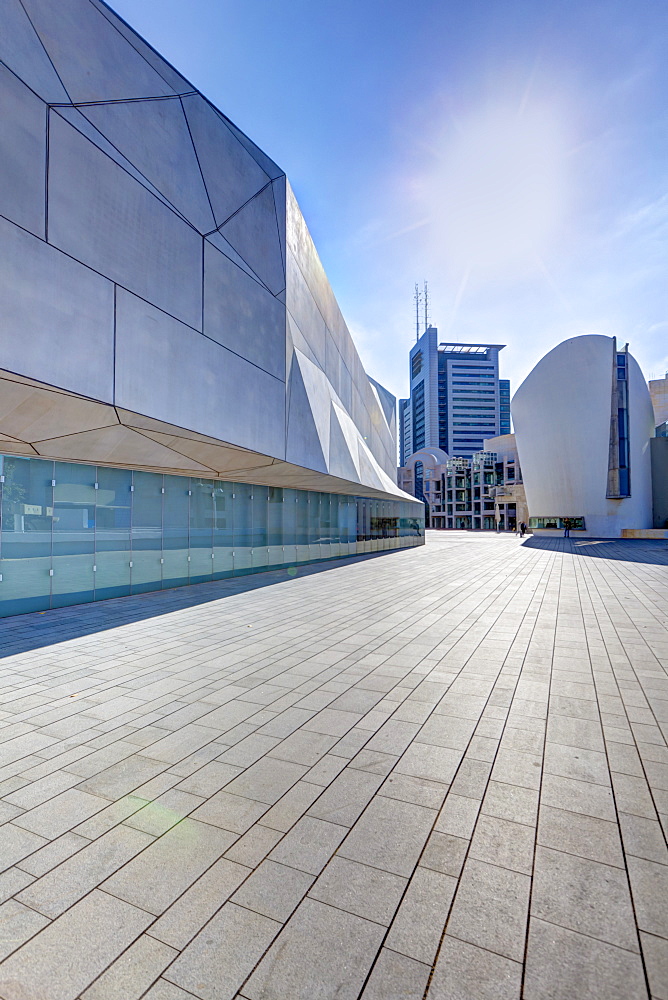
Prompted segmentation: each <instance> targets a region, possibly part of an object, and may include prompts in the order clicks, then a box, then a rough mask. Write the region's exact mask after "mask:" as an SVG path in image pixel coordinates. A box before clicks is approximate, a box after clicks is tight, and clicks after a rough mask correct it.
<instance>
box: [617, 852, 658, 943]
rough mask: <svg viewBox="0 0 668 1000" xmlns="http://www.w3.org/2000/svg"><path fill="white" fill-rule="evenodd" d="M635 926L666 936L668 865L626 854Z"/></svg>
mask: <svg viewBox="0 0 668 1000" xmlns="http://www.w3.org/2000/svg"><path fill="white" fill-rule="evenodd" d="M627 864H628V869H629V879H630V881H631V891H632V893H633V905H634V906H635V911H636V919H637V921H638V927H639V928H640V929H641V930H643V931H648V932H649V933H650V934H658V935H660V936H661V937H664V938H668V905H666V901H667V900H668V866H666V865H662V864H657V863H656V862H655V861H647V860H646V859H645V858H634V857H629V858H627Z"/></svg>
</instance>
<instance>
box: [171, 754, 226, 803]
mask: <svg viewBox="0 0 668 1000" xmlns="http://www.w3.org/2000/svg"><path fill="white" fill-rule="evenodd" d="M241 771H242V768H240V767H235V766H234V765H232V764H223V763H222V761H219V760H212V761H209V763H208V764H205V765H204V767H201V768H200V769H199V771H195V772H194V774H191V775H189V776H188V777H187V778H184V779H183V781H180V782H179V784H178V785H177V786H176V787H177V788H179V789H180V790H181V791H182V792H190V793H191V794H192V795H203V796H204V797H205V798H208V797H209V796H210V795H213V794H214V792H218V791H220V789H221V788H223V787H224V786H225V785H227V784H229V783H230V781H232V779H233V778H236V776H237V775H238V774H241Z"/></svg>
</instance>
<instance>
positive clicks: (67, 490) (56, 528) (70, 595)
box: [51, 462, 97, 608]
mask: <svg viewBox="0 0 668 1000" xmlns="http://www.w3.org/2000/svg"><path fill="white" fill-rule="evenodd" d="M95 474H96V470H95V467H94V466H91V465H73V464H71V463H69V462H56V463H55V468H54V479H55V481H56V485H55V486H54V489H53V562H52V566H53V578H52V580H51V607H53V608H58V607H62V606H64V605H67V604H82V603H84V602H86V601H92V600H93V599H94V597H95V574H94V572H93V566H94V564H95V497H96V493H97V491H96V489H95V483H96V478H95Z"/></svg>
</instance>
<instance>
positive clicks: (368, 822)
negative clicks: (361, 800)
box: [338, 796, 436, 876]
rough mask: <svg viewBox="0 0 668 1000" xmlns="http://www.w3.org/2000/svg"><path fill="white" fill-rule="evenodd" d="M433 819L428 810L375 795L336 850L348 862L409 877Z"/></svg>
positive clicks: (430, 811) (434, 814)
mask: <svg viewBox="0 0 668 1000" xmlns="http://www.w3.org/2000/svg"><path fill="white" fill-rule="evenodd" d="M435 818H436V813H435V812H434V811H433V810H432V809H426V808H425V807H424V806H416V805H412V804H410V803H407V802H401V801H399V800H396V799H387V798H384V797H382V796H378V797H377V798H375V799H373V801H372V802H371V803H370V804H369V805H368V806H367V808H366V810H365V812H364V813H363V814H362V816H361V817H360V819H358V820H357V823H356V824H355V826H354V827H353V828H352V830H351V831H350V833H349V834H348V836H347V837H346V839H345V841H344V842H343V844H342V845H341V847H340V848H339V851H338V853H339V854H340V855H341V857H344V858H349V859H350V860H351V861H359V862H360V863H361V864H368V865H371V866H372V867H375V868H382V869H383V871H388V872H393V873H394V874H395V875H403V876H409V875H410V874H411V873H412V871H413V868H414V866H415V864H416V862H417V860H418V858H419V856H420V854H421V852H422V848H423V847H424V845H425V842H426V840H427V838H428V836H429V833H430V832H431V827H432V825H433V822H434V819H435Z"/></svg>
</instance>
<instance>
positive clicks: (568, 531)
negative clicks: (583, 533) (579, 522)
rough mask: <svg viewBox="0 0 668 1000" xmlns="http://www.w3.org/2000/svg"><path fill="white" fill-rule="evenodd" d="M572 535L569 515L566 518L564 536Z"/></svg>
mask: <svg viewBox="0 0 668 1000" xmlns="http://www.w3.org/2000/svg"><path fill="white" fill-rule="evenodd" d="M570 537H571V519H570V518H569V517H565V518H564V538H570Z"/></svg>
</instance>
